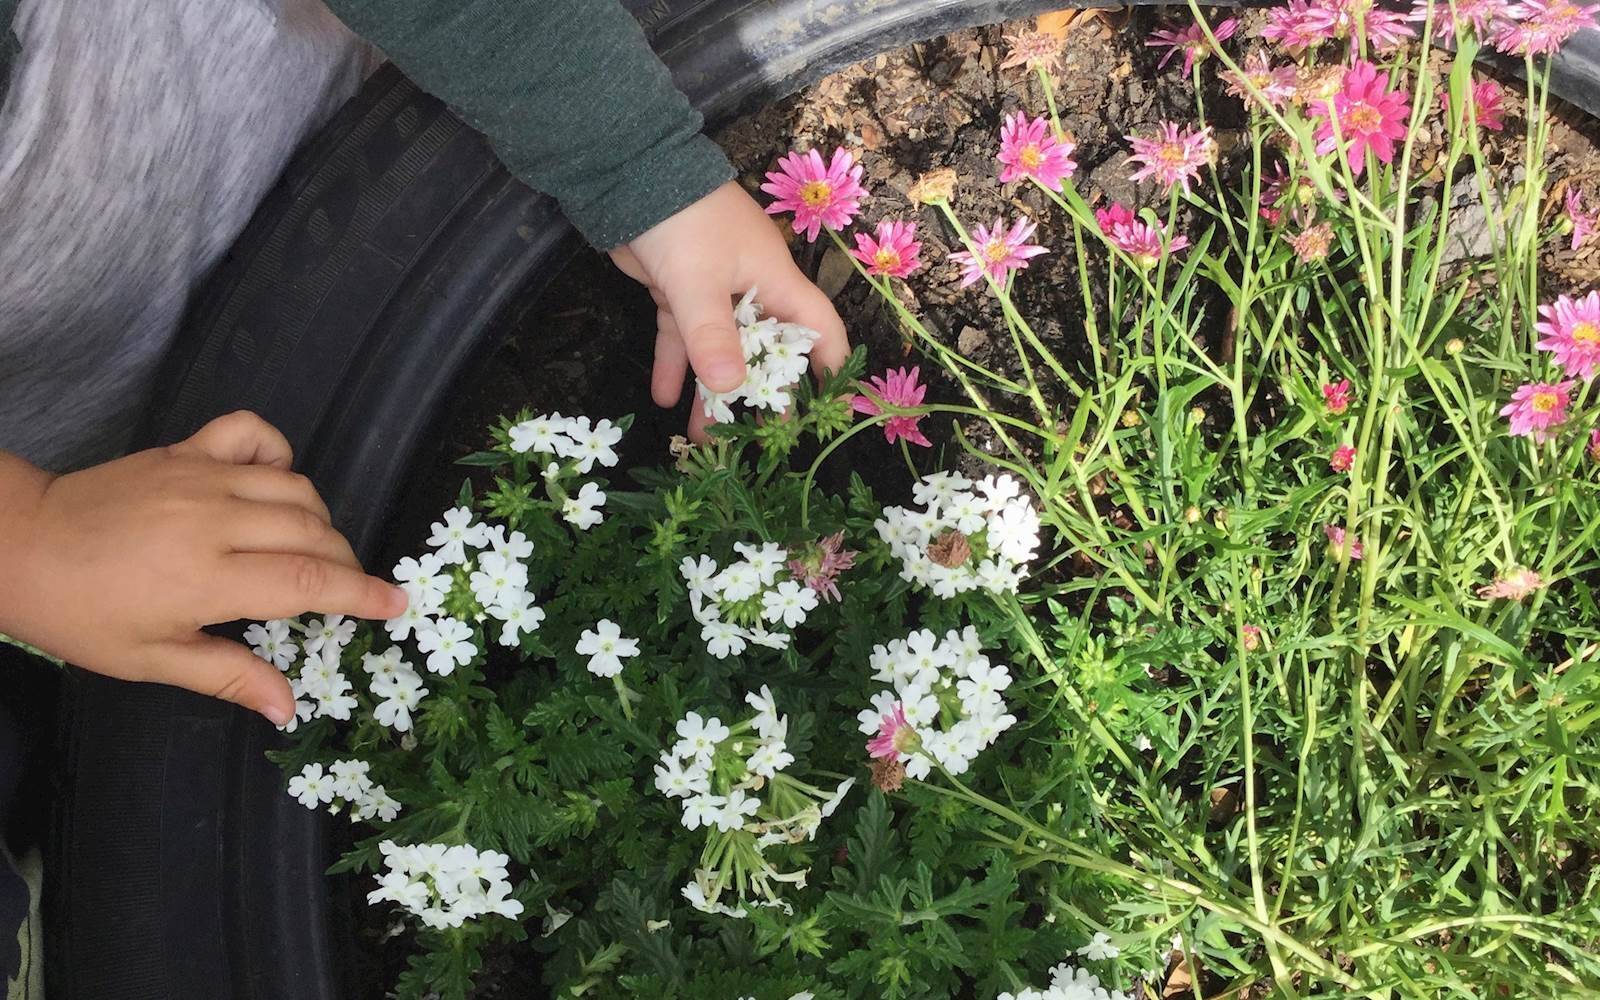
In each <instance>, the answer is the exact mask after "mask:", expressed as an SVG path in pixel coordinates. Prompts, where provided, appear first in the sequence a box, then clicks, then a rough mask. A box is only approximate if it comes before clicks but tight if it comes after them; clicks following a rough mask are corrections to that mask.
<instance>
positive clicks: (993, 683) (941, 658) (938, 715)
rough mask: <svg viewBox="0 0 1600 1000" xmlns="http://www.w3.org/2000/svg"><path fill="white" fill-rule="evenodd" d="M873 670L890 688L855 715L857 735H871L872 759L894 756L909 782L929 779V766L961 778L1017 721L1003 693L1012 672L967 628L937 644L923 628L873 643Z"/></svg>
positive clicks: (875, 677)
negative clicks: (993, 661)
mask: <svg viewBox="0 0 1600 1000" xmlns="http://www.w3.org/2000/svg"><path fill="white" fill-rule="evenodd" d="M871 665H872V679H873V680H876V681H882V682H883V683H886V684H888V685H890V690H887V691H880V692H878V693H877V694H875V695H873V696H872V707H871V708H868V709H863V710H862V711H861V712H860V713H858V715H857V716H856V718H857V720H858V721H859V722H860V724H861V732H863V733H866V734H868V735H874V736H875V739H874V740H873V741H872V743H871V744H869V748H871V747H879V748H881V751H882V752H875V753H874V756H888V755H889V753H890V752H897V753H898V756H897V759H898V760H899V762H900V763H901V764H904V765H905V769H906V776H907V777H911V778H917V779H921V778H925V777H927V776H928V773H929V772H930V771H931V770H932V765H933V762H937V763H938V764H939V765H940V766H941V767H943V768H944V769H945V770H947V771H949V772H950V773H951V774H961V773H963V772H964V771H966V770H967V768H968V766H969V765H970V764H971V763H972V761H973V759H974V758H976V757H977V756H978V754H979V753H981V752H982V751H983V750H984V749H985V748H986V747H988V746H989V745H991V744H992V743H994V741H995V740H997V739H999V738H1000V734H1001V733H1003V732H1005V731H1006V730H1007V729H1010V728H1011V727H1012V726H1014V725H1016V723H1017V717H1016V716H1014V715H1012V714H1010V713H1009V712H1007V711H1006V703H1005V699H1004V698H1003V697H1002V696H1001V694H1002V692H1004V691H1005V689H1006V688H1007V687H1009V686H1010V685H1011V674H1010V673H1009V672H1008V671H1007V670H1006V669H1005V668H1004V667H997V666H994V665H993V664H991V663H990V662H989V658H988V657H987V656H985V655H983V648H982V645H981V644H980V640H979V638H978V630H977V629H975V628H973V627H972V626H970V625H969V626H967V627H966V629H964V630H962V631H960V632H956V631H954V630H951V631H950V632H947V633H946V634H945V637H944V638H943V639H939V638H938V637H936V636H935V635H934V634H933V633H932V632H930V631H928V630H927V629H921V630H919V631H916V632H913V633H911V634H910V635H908V636H907V637H906V638H904V639H896V640H894V641H893V642H890V643H889V644H888V645H886V646H884V645H880V646H875V647H873V650H872V660H871ZM947 720H953V721H951V722H950V723H949V724H948V725H946V722H947ZM879 741H882V742H881V743H880V742H879ZM918 751H920V752H918Z"/></svg>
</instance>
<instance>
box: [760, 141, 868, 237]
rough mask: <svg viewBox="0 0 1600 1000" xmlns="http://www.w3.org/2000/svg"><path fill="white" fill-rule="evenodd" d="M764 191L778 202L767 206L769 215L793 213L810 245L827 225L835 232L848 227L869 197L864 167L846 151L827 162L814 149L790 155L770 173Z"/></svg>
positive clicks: (797, 224) (839, 150)
mask: <svg viewBox="0 0 1600 1000" xmlns="http://www.w3.org/2000/svg"><path fill="white" fill-rule="evenodd" d="M761 190H763V191H765V192H766V193H767V194H770V195H772V197H774V198H776V199H777V200H776V201H774V202H773V203H772V204H770V205H768V206H767V214H768V215H781V214H783V213H784V212H793V213H794V231H795V232H797V233H805V234H806V241H807V242H809V243H815V242H816V240H817V236H818V235H819V234H820V233H821V232H822V227H823V226H827V227H828V228H829V229H833V230H840V229H843V228H844V227H845V226H848V225H849V224H850V220H851V219H853V218H855V216H856V213H857V212H859V211H860V210H861V199H863V198H865V197H866V196H867V189H866V188H864V187H862V186H861V165H860V164H858V163H856V161H855V157H854V156H851V155H850V153H849V151H848V150H843V149H836V150H834V151H833V158H832V159H831V160H829V161H828V162H827V163H824V162H823V161H822V154H821V153H819V152H817V151H816V150H814V149H812V150H808V151H806V152H805V153H804V154H803V155H802V154H800V153H790V154H788V155H787V156H785V157H783V158H782V159H780V160H779V161H778V169H777V170H773V171H771V172H769V173H768V174H767V181H766V183H765V184H762V185H761Z"/></svg>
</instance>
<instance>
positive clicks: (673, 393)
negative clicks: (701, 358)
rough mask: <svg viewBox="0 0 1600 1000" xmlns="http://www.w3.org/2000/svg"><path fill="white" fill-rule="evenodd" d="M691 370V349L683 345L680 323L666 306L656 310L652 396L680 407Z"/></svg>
mask: <svg viewBox="0 0 1600 1000" xmlns="http://www.w3.org/2000/svg"><path fill="white" fill-rule="evenodd" d="M688 370H689V352H688V351H687V350H686V349H685V348H684V346H683V337H682V336H680V335H679V333H678V324H677V323H676V322H675V321H674V320H673V318H672V314H671V313H669V312H667V311H666V310H665V309H662V310H660V311H659V312H657V313H656V360H655V366H654V367H653V368H652V369H651V372H650V398H651V399H654V400H655V401H656V405H657V406H676V405H678V399H679V398H680V397H681V396H682V395H683V377H684V375H686V374H687V373H688Z"/></svg>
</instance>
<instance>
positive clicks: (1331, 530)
mask: <svg viewBox="0 0 1600 1000" xmlns="http://www.w3.org/2000/svg"><path fill="white" fill-rule="evenodd" d="M1322 530H1323V531H1324V532H1326V533H1327V535H1328V545H1329V546H1330V549H1331V551H1332V554H1333V557H1334V558H1335V559H1337V558H1338V557H1339V556H1341V555H1345V554H1346V553H1348V554H1349V556H1350V558H1351V559H1352V560H1355V559H1360V558H1361V557H1362V556H1363V555H1364V554H1365V553H1364V552H1363V551H1362V549H1361V539H1359V538H1351V539H1350V541H1349V544H1348V545H1346V544H1345V535H1344V529H1343V528H1341V527H1339V526H1338V525H1337V524H1330V525H1327V526H1325V527H1324V528H1323V529H1322Z"/></svg>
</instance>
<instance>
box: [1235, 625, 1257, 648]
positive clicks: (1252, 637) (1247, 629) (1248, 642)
mask: <svg viewBox="0 0 1600 1000" xmlns="http://www.w3.org/2000/svg"><path fill="white" fill-rule="evenodd" d="M1239 631H1240V632H1242V633H1244V634H1243V635H1242V636H1241V637H1240V638H1241V644H1242V645H1243V646H1244V651H1245V652H1246V653H1254V652H1255V651H1256V650H1258V649H1260V648H1261V626H1260V625H1245V626H1243V627H1241V628H1240V629H1239Z"/></svg>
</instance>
